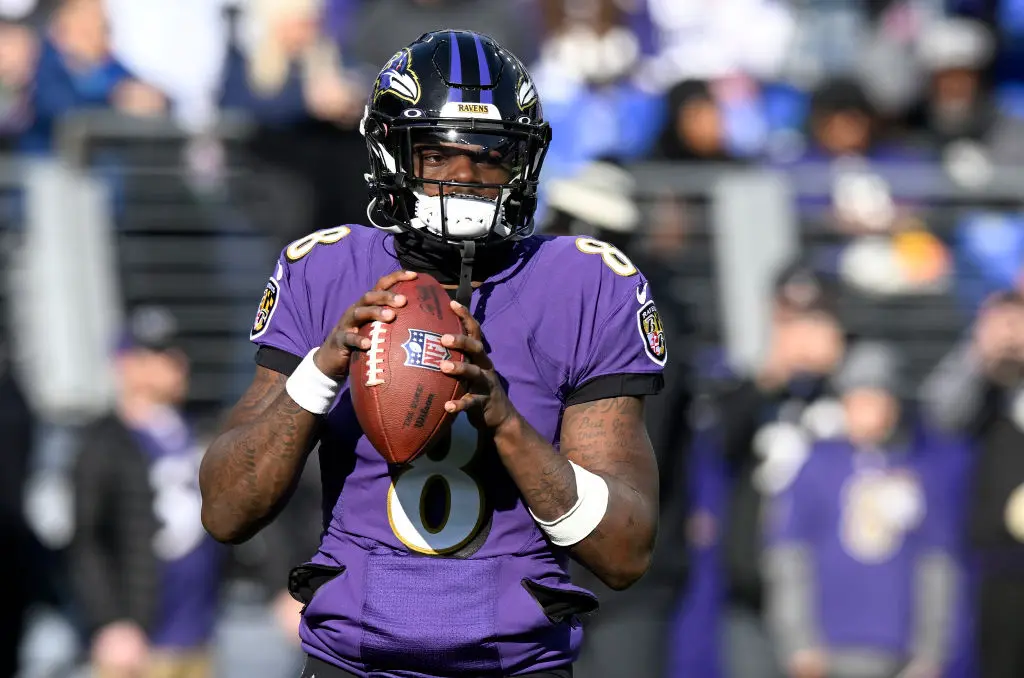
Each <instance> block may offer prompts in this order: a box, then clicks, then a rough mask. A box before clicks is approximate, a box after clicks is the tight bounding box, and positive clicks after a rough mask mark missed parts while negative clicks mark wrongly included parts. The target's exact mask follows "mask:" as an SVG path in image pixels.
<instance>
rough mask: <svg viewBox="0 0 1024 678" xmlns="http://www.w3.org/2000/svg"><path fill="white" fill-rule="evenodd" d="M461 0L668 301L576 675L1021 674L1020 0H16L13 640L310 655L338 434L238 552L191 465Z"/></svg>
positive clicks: (1023, 16)
mask: <svg viewBox="0 0 1024 678" xmlns="http://www.w3.org/2000/svg"><path fill="white" fill-rule="evenodd" d="M443 27H452V28H468V29H472V30H476V31H480V32H484V33H488V34H490V35H492V36H493V37H495V38H496V39H497V40H498V41H499V42H501V43H502V44H504V45H505V46H506V47H508V48H509V49H511V50H512V51H513V52H515V53H516V54H518V55H519V56H520V57H521V58H522V59H523V60H524V62H526V63H527V64H529V65H530V67H531V70H532V72H533V73H534V76H535V79H536V82H537V86H538V89H539V91H540V94H541V98H542V101H543V102H544V107H545V113H546V116H547V118H548V119H549V121H550V122H551V124H552V126H553V128H554V141H553V142H552V145H551V149H550V152H549V153H548V156H547V160H546V165H545V170H544V176H543V180H544V184H543V187H542V189H543V198H542V206H541V208H540V211H539V214H538V222H539V228H540V230H541V231H544V232H549V233H561V234H595V235H597V236H599V237H601V238H603V239H605V240H607V241H609V242H611V243H613V244H615V245H616V246H617V247H619V248H621V249H622V250H623V251H625V252H626V253H628V254H629V256H630V257H631V258H633V259H634V261H636V262H637V264H638V265H639V266H640V268H641V269H642V270H643V271H644V272H645V273H646V274H647V276H648V277H649V278H650V280H651V284H652V286H653V290H654V295H655V298H656V299H657V300H658V304H659V308H660V309H661V314H662V316H663V317H664V322H665V325H666V331H667V333H668V334H669V340H668V343H669V345H670V346H671V349H670V352H671V354H672V355H671V359H670V363H669V367H668V374H667V377H668V382H669V387H668V388H667V390H666V392H665V393H664V394H662V395H661V396H659V397H658V398H655V399H652V401H651V402H650V403H649V407H648V416H649V418H650V430H651V434H652V438H653V440H654V443H655V446H656V450H657V453H658V456H659V460H660V470H661V474H662V498H663V516H662V523H661V534H660V537H659V546H658V551H657V556H656V559H655V564H654V566H653V568H652V571H651V573H650V574H649V575H648V576H647V577H646V578H645V579H644V580H643V581H642V582H641V583H640V584H638V585H637V586H636V587H634V588H633V589H631V590H629V591H627V592H623V593H617V594H613V593H612V592H610V591H607V590H604V589H601V588H600V587H599V586H596V585H595V588H596V590H598V592H599V594H600V596H601V599H602V605H603V610H604V611H603V613H602V614H601V615H600V616H599V617H597V618H594V619H592V620H589V621H587V622H586V623H587V625H588V626H589V627H590V629H589V630H590V635H589V638H590V640H589V642H588V643H587V644H586V647H585V648H584V655H583V657H582V658H581V660H580V664H579V666H578V667H577V670H576V675H577V678H590V677H591V676H594V677H603V676H615V677H624V678H631V677H632V676H645V677H656V676H665V677H672V678H676V677H679V678H683V677H685V678H690V677H691V676H692V677H697V678H719V677H720V678H761V677H765V678H768V677H783V676H786V677H789V676H792V677H793V678H819V677H820V678H825V677H826V676H836V677H847V676H849V677H851V678H854V677H862V678H873V677H878V678H890V677H895V676H901V677H903V678H930V677H935V678H937V677H938V676H948V677H954V676H955V677H963V678H968V677H971V676H980V677H983V678H992V677H995V678H998V677H1001V676H1018V677H1019V676H1024V454H1022V450H1024V276H1022V272H1024V2H1021V1H1020V0H501V1H500V2H499V1H498V0H234V1H231V0H146V1H145V2H142V1H140V0H0V258H2V264H0V271H2V272H3V274H2V279H0V402H2V405H0V426H2V427H3V428H2V430H0V441H2V443H0V445H2V449H3V451H2V453H0V485H2V491H0V553H3V554H4V556H3V559H2V562H0V611H2V613H3V614H2V616H0V675H18V676H22V677H24V678H43V677H50V676H53V677H57V676H84V675H90V674H91V673H92V674H96V675H99V676H129V675H145V676H166V677H168V678H170V677H172V676H175V677H176V676H182V677H183V678H184V677H186V676H197V677H198V676H209V675H215V676H228V677H234V676H239V677H241V676H257V675H258V676H264V677H267V678H276V677H277V676H282V677H283V676H289V675H297V673H296V672H297V670H298V667H299V666H300V664H301V653H300V651H299V649H298V646H297V642H296V640H295V629H296V626H297V618H296V614H297V612H298V610H297V607H296V604H295V603H294V602H293V601H291V599H290V598H289V597H288V595H287V593H285V592H284V590H285V587H286V584H287V572H288V570H289V568H290V567H292V566H293V565H295V564H298V563H300V562H302V561H303V560H305V559H306V558H308V557H309V556H310V555H311V554H312V553H313V552H314V550H315V548H316V545H317V543H318V536H319V522H320V514H319V511H320V509H319V501H320V500H319V486H318V475H317V474H318V471H317V469H316V468H315V466H316V457H315V455H314V456H313V458H312V460H311V463H310V468H309V469H307V474H306V476H305V477H304V479H303V483H302V484H301V485H300V488H299V490H298V492H297V494H296V497H295V499H294V500H293V501H292V503H291V505H290V506H289V508H288V510H287V511H286V513H285V514H284V515H283V516H282V517H281V518H280V519H279V520H278V521H277V522H275V523H274V524H273V525H272V526H271V527H269V528H268V529H267V530H265V531H264V532H263V533H261V534H260V535H259V536H257V537H256V538H254V539H253V540H251V541H250V542H248V543H246V544H244V545H242V546H239V547H234V548H227V547H221V546H219V545H216V544H213V543H212V542H211V541H210V540H209V539H208V538H207V537H206V536H205V534H204V532H203V530H202V526H201V524H200V521H199V495H198V487H197V483H196V477H195V476H196V469H197V468H198V460H199V458H200V456H201V454H202V450H203V449H205V445H206V442H207V441H208V440H209V439H210V436H211V434H212V432H213V430H214V429H215V427H216V426H217V424H218V420H219V418H220V417H221V416H223V414H224V412H225V409H226V408H227V407H228V406H230V405H231V404H232V403H233V402H234V400H235V399H236V398H237V397H238V395H239V394H240V393H241V392H242V391H243V390H244V388H245V387H246V386H247V384H248V381H249V379H250V378H251V374H252V371H253V354H254V351H253V347H252V346H251V345H250V344H249V342H248V337H247V332H248V328H250V327H251V323H252V319H253V317H254V314H255V311H256V307H257V304H258V302H259V295H260V294H261V292H262V289H263V286H264V283H265V280H266V276H267V275H268V273H269V272H270V270H271V267H272V266H273V262H274V260H275V257H276V256H277V253H278V252H279V251H280V249H281V248H282V247H283V246H284V245H286V244H287V243H288V242H290V241H292V240H294V239H296V238H299V237H301V236H302V235H304V234H306V233H308V232H310V231H313V230H316V229H323V228H328V227H331V226H334V225H337V224H341V223H348V222H356V223H366V217H365V208H366V202H367V197H366V189H365V186H364V183H363V173H364V172H365V171H366V166H367V161H366V152H365V146H364V144H363V140H362V138H361V137H360V135H359V133H358V129H357V127H358V119H359V117H360V115H361V113H362V109H363V102H364V101H365V96H366V94H367V92H368V91H369V89H370V88H371V87H372V84H373V81H374V78H375V77H376V73H377V71H378V69H379V68H380V66H381V65H382V64H383V63H384V62H385V61H386V60H387V59H388V57H390V56H391V54H393V53H394V52H395V51H396V50H397V49H398V48H400V47H401V46H403V45H405V44H407V43H409V42H411V41H412V40H414V39H415V38H416V37H418V36H419V35H420V34H421V33H423V32H425V31H428V30H433V29H437V28H443ZM571 274H572V273H571V271H566V275H571ZM580 581H581V583H584V584H592V583H593V582H591V581H590V580H588V579H587V576H586V574H585V573H580ZM1018 641H1021V642H1018ZM143 666H144V667H146V668H145V670H144V671H141V672H140V670H139V669H140V667H143Z"/></svg>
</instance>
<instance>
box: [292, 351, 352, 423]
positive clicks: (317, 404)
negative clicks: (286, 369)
mask: <svg viewBox="0 0 1024 678" xmlns="http://www.w3.org/2000/svg"><path fill="white" fill-rule="evenodd" d="M318 350H319V348H314V349H313V350H312V351H310V352H309V353H307V354H306V357H305V358H303V359H302V362H301V363H299V366H298V367H296V368H295V371H294V372H292V376H290V377H288V381H286V382H285V385H284V389H285V390H286V391H287V392H288V395H290V396H291V397H292V400H294V401H295V403H296V404H297V405H298V406H299V407H301V408H302V409H304V410H306V411H307V412H312V413H313V414H327V413H328V412H330V411H331V405H333V404H334V399H335V398H336V397H338V391H339V390H341V384H340V383H339V382H337V381H335V380H334V379H331V378H330V377H328V376H327V375H326V374H324V373H323V372H321V371H320V369H319V368H318V367H317V366H316V363H315V362H313V356H314V355H316V352H317V351H318Z"/></svg>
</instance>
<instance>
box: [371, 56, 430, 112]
mask: <svg viewBox="0 0 1024 678" xmlns="http://www.w3.org/2000/svg"><path fill="white" fill-rule="evenodd" d="M411 59H412V57H411V55H410V54H409V50H408V49H403V50H402V51H400V52H399V53H398V54H396V55H395V56H393V57H391V59H389V60H388V62H387V63H386V64H384V68H383V70H381V72H380V75H379V76H377V85H376V88H375V89H376V91H375V92H374V94H373V100H374V101H377V97H379V96H380V95H382V94H393V95H395V96H396V97H398V98H399V99H402V100H403V101H408V102H409V103H410V104H415V103H416V102H418V101H419V100H420V79H419V78H418V77H417V76H416V73H415V71H413V70H412V68H411V67H410V63H409V62H410V60H411Z"/></svg>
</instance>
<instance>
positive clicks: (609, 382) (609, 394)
mask: <svg viewBox="0 0 1024 678" xmlns="http://www.w3.org/2000/svg"><path fill="white" fill-rule="evenodd" d="M664 386H665V377H663V376H662V375H661V374H652V373H650V372H645V373H640V374H606V375H604V376H601V377H595V378H593V379H591V380H590V381H587V382H584V383H583V384H581V385H580V386H578V387H577V388H576V390H574V391H573V392H572V393H570V394H569V395H568V397H566V399H565V406H566V407H569V406H570V405H580V404H582V403H589V402H591V401H592V400H602V399H604V398H618V397H621V396H649V395H655V394H657V393H659V392H660V391H661V389H662V388H664Z"/></svg>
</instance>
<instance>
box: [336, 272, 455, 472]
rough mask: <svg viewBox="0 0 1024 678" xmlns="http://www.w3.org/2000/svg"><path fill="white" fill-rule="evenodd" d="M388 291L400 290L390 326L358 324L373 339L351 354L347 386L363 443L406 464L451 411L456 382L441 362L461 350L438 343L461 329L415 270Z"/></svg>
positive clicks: (429, 281) (443, 297) (441, 292)
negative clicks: (400, 302) (411, 276)
mask: <svg viewBox="0 0 1024 678" xmlns="http://www.w3.org/2000/svg"><path fill="white" fill-rule="evenodd" d="M391 291H392V292H394V293H395V294H403V295H405V297H406V299H407V300H408V301H407V302H406V305H405V306H403V307H402V308H397V309H394V310H395V319H394V320H393V321H391V322H390V323H382V322H373V323H370V324H369V325H364V326H363V328H362V329H361V330H360V334H362V335H363V336H365V337H368V338H369V339H370V341H371V342H372V345H371V346H370V348H369V349H368V350H366V351H360V352H357V353H356V354H355V356H353V363H352V368H351V370H350V372H349V388H350V390H351V392H352V405H353V408H354V409H355V413H356V418H357V419H358V420H359V425H360V426H361V427H362V429H363V433H364V434H365V435H366V437H367V439H368V440H369V441H370V443H371V444H372V445H373V446H374V448H376V450H377V451H378V452H379V453H380V454H381V456H383V457H384V459H385V460H387V461H388V463H391V464H407V463H409V462H410V461H412V460H413V459H415V458H416V457H418V456H419V455H420V454H422V453H423V452H425V451H426V450H427V449H429V448H430V445H431V443H432V442H433V441H434V440H436V439H438V438H439V437H440V436H442V435H444V434H445V433H447V430H448V428H449V427H450V426H451V423H452V420H453V419H454V418H455V415H453V414H450V413H448V412H447V411H445V409H444V404H445V403H446V402H448V401H449V400H456V399H458V398H460V397H461V396H462V395H463V394H464V393H465V389H464V388H463V387H462V384H461V382H459V381H458V380H456V379H454V378H452V377H450V376H448V375H447V374H445V373H444V372H442V371H441V362H442V361H444V360H450V361H452V362H461V361H462V360H463V355H462V354H461V353H459V352H457V351H449V350H448V349H447V348H446V347H444V346H442V345H441V337H442V336H443V335H445V334H462V333H463V331H464V330H463V327H462V321H461V320H459V317H458V316H457V315H455V312H454V311H452V308H451V306H450V305H449V304H450V298H449V296H448V292H447V290H445V289H444V288H443V287H441V284H440V283H438V282H437V280H435V279H434V278H433V277H431V276H429V275H426V274H424V273H420V274H419V276H418V277H417V278H416V279H415V280H406V281H402V282H399V283H398V284H396V285H395V286H394V287H392V288H391Z"/></svg>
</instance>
